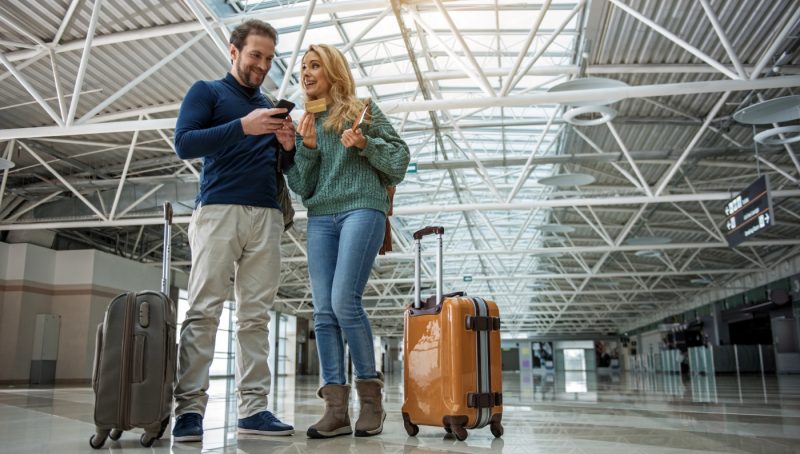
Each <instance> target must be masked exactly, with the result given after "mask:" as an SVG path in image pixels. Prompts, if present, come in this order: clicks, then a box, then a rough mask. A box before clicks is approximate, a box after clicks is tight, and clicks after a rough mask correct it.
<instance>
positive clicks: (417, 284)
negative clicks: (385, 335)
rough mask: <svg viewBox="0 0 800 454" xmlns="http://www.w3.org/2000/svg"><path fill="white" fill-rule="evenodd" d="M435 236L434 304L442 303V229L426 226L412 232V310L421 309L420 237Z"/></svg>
mask: <svg viewBox="0 0 800 454" xmlns="http://www.w3.org/2000/svg"><path fill="white" fill-rule="evenodd" d="M433 234H435V235H436V239H437V242H438V243H439V244H438V247H437V248H436V304H439V303H440V302H441V301H442V235H444V227H441V226H428V227H424V228H422V229H420V230H417V231H416V232H414V308H415V309H420V308H421V307H422V299H421V298H420V288H421V286H422V283H421V279H420V268H421V265H422V237H424V236H427V235H433Z"/></svg>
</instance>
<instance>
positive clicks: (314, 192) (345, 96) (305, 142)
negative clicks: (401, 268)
mask: <svg viewBox="0 0 800 454" xmlns="http://www.w3.org/2000/svg"><path fill="white" fill-rule="evenodd" d="M300 79H301V81H302V84H303V90H304V91H305V97H306V112H305V113H304V114H303V116H302V117H301V118H300V122H299V124H298V126H297V132H298V133H299V134H300V136H301V137H300V138H299V139H298V142H297V153H296V156H295V164H294V167H292V168H291V169H290V170H289V171H288V172H287V176H288V179H289V186H290V187H291V188H292V189H293V190H294V192H296V193H297V194H299V195H300V196H301V197H302V198H303V205H305V206H306V207H307V208H308V234H307V236H308V273H309V275H310V277H311V292H312V296H313V300H314V330H315V332H316V336H317V346H318V352H319V360H320V364H321V365H322V382H323V386H322V387H321V388H320V389H319V391H318V392H317V395H318V396H319V397H321V398H322V399H323V400H324V401H325V412H324V414H323V416H322V419H320V420H319V421H317V423H316V424H314V425H312V426H311V427H309V428H308V431H307V435H308V436H309V437H311V438H328V437H334V436H337V435H346V434H350V433H352V428H351V427H350V417H349V415H348V410H347V409H348V402H349V396H350V385H349V384H347V380H346V379H347V376H346V372H347V368H346V367H345V353H344V343H343V341H342V335H344V336H345V337H346V338H347V344H348V346H349V349H350V355H351V357H352V360H353V366H354V369H355V376H356V379H355V387H356V392H357V393H358V399H359V401H360V403H361V410H360V412H359V416H358V420H357V421H356V425H355V434H356V436H370V435H377V434H379V433H381V431H382V430H383V421H384V419H385V418H386V412H384V410H383V404H382V399H383V397H382V395H383V394H382V391H383V386H384V384H383V375H382V374H381V373H380V372H378V371H377V370H376V368H375V354H374V348H373V342H372V329H371V327H370V323H369V319H368V318H367V314H366V312H364V307H363V306H362V303H361V295H362V294H363V292H364V286H365V285H366V283H367V279H368V278H369V273H370V270H371V269H372V264H373V263H374V261H375V257H376V256H377V255H378V250H379V249H380V247H381V245H382V244H383V239H384V230H385V225H386V215H387V211H388V210H389V196H388V193H387V186H394V185H396V184H398V183H400V182H401V181H402V180H403V178H404V177H405V173H406V169H407V167H408V161H409V150H408V145H406V143H405V142H404V141H403V139H401V138H400V136H399V135H398V134H397V132H396V131H395V130H394V128H393V127H392V125H391V123H390V122H389V120H388V119H387V118H386V116H385V115H384V114H383V112H381V110H380V108H378V106H377V104H375V103H374V102H371V101H368V100H367V101H366V102H365V100H361V99H358V98H356V90H355V82H354V80H353V75H352V73H351V72H350V67H349V65H348V64H347V60H345V58H344V55H342V53H341V52H339V51H338V50H337V49H336V48H334V47H332V46H329V45H326V44H315V45H311V46H309V48H308V51H307V52H306V54H305V55H304V56H303V63H302V67H301V70H300ZM320 102H321V103H324V104H325V105H326V106H327V110H326V111H323V112H318V113H312V112H310V111H309V105H311V104H312V103H316V104H319V103H320ZM315 110H316V109H315ZM362 113H364V120H363V121H361V122H360V121H359V120H360V119H361V116H362ZM354 123H355V126H353V125H354Z"/></svg>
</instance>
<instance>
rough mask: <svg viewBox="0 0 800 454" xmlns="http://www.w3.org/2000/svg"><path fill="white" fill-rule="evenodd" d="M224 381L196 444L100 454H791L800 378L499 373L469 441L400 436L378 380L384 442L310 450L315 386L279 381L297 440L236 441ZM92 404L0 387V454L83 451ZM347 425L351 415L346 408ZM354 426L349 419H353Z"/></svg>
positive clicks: (82, 397)
mask: <svg viewBox="0 0 800 454" xmlns="http://www.w3.org/2000/svg"><path fill="white" fill-rule="evenodd" d="M232 386H233V385H232V382H231V381H230V380H225V379H220V380H214V381H213V382H212V385H211V400H210V402H209V408H208V411H207V414H206V418H205V438H204V441H203V443H202V444H200V443H175V444H172V443H171V442H170V440H169V439H168V438H166V439H162V440H159V441H157V442H156V444H155V445H153V447H152V448H149V449H146V448H142V447H141V446H140V445H139V441H138V438H139V437H138V435H136V434H131V433H125V434H123V436H122V438H121V439H120V440H119V441H116V442H115V441H111V440H108V441H107V442H106V445H105V447H104V450H105V451H112V452H122V451H124V452H174V453H200V452H211V453H305V452H323V453H325V454H337V453H426V452H448V451H451V452H464V453H489V452H498V453H499V452H505V453H526V454H527V453H538V452H547V453H561V452H564V453H591V454H603V453H615V454H616V453H696V452H721V453H740V452H751V453H765V454H766V453H769V454H775V453H800V376H797V375H795V376H787V375H782V376H774V375H773V376H766V377H762V376H761V375H743V376H741V377H737V376H735V375H733V376H718V377H700V376H695V377H691V378H686V379H682V378H681V377H680V376H677V375H661V374H625V373H622V374H611V375H608V374H597V373H595V372H567V373H561V374H555V375H552V374H551V375H536V374H533V373H531V372H527V373H506V374H504V400H505V402H506V406H505V407H504V414H503V425H504V426H505V432H506V433H505V435H504V436H503V438H501V439H495V438H494V437H492V435H491V433H490V432H489V429H488V427H487V428H484V429H480V430H474V431H470V434H469V438H467V440H466V441H463V442H461V441H457V440H455V439H454V438H448V437H445V436H444V434H445V433H444V431H443V429H441V428H434V427H422V428H421V430H420V433H419V435H418V436H417V437H409V436H408V435H407V434H406V432H405V430H404V429H403V424H402V419H401V416H400V406H401V403H402V391H403V386H402V382H401V377H400V376H399V374H398V376H394V377H389V378H388V379H387V389H386V407H387V411H388V413H389V416H388V418H387V420H386V426H385V430H384V432H383V434H382V435H380V436H377V437H372V438H354V437H352V436H351V437H338V438H334V439H329V440H310V439H307V438H306V437H305V429H306V428H307V427H308V426H309V425H310V424H313V423H314V422H315V421H316V419H317V416H318V414H319V412H320V411H321V408H322V407H321V402H320V401H319V400H318V399H316V398H315V397H314V393H315V391H316V386H317V379H316V377H297V378H289V379H279V380H278V381H277V383H276V384H275V385H274V388H273V392H274V395H276V396H278V397H277V399H273V400H272V402H271V405H272V410H274V411H276V412H277V414H279V415H280V417H281V418H282V419H283V420H284V421H287V422H291V423H293V424H294V425H295V427H296V428H297V429H298V433H297V434H295V435H294V436H292V437H247V438H245V437H239V436H237V434H236V429H235V427H236V415H235V411H236V410H235V408H236V405H235V402H233V401H232V400H231V399H230V398H228V397H227V396H231V395H232ZM92 401H93V395H92V392H91V389H90V388H88V387H57V388H55V389H53V388H20V387H15V388H12V387H4V388H0V453H45V452H48V453H49V452H56V453H59V454H69V453H76V452H97V451H93V450H92V449H90V448H89V445H88V440H89V436H90V435H91V434H92V433H93V430H94V426H93V425H92ZM353 404H354V408H353V410H352V412H351V413H352V414H354V415H357V412H356V410H357V403H356V402H353ZM353 419H355V417H354V418H353Z"/></svg>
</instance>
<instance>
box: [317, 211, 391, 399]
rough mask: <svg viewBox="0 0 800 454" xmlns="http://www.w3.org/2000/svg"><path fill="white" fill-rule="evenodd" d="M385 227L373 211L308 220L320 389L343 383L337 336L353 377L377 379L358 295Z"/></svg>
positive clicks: (379, 214)
mask: <svg viewBox="0 0 800 454" xmlns="http://www.w3.org/2000/svg"><path fill="white" fill-rule="evenodd" d="M385 222H386V216H385V215H384V214H383V213H382V212H380V211H377V210H372V209H358V210H351V211H346V212H344V213H338V214H333V215H325V216H309V217H308V274H309V275H310V276H311V293H312V296H313V300H314V330H315V331H316V338H317V351H318V352H319V361H320V364H321V366H322V367H321V369H322V381H323V385H330V384H337V385H343V384H345V383H346V380H347V377H346V376H345V375H346V370H347V369H346V367H345V358H344V342H343V340H342V334H344V336H345V337H346V338H347V344H348V346H349V348H350V356H351V357H352V359H353V367H354V368H355V372H356V377H357V378H361V379H366V378H375V377H377V376H378V373H377V371H376V370H375V355H374V353H373V344H372V328H371V327H370V325H369V319H367V313H366V312H364V307H363V306H362V305H361V295H362V294H363V293H364V286H365V285H366V284H367V279H368V278H369V272H370V270H371V269H372V264H373V263H374V262H375V256H377V255H378V250H380V247H381V244H383V234H384V228H385Z"/></svg>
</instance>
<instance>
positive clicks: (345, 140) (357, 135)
mask: <svg viewBox="0 0 800 454" xmlns="http://www.w3.org/2000/svg"><path fill="white" fill-rule="evenodd" d="M342 145H344V146H345V147H348V148H349V147H356V148H358V149H359V150H363V149H364V148H366V146H367V138H366V137H364V134H362V133H361V128H358V129H356V130H355V131H353V130H352V129H345V130H344V132H343V133H342Z"/></svg>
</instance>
